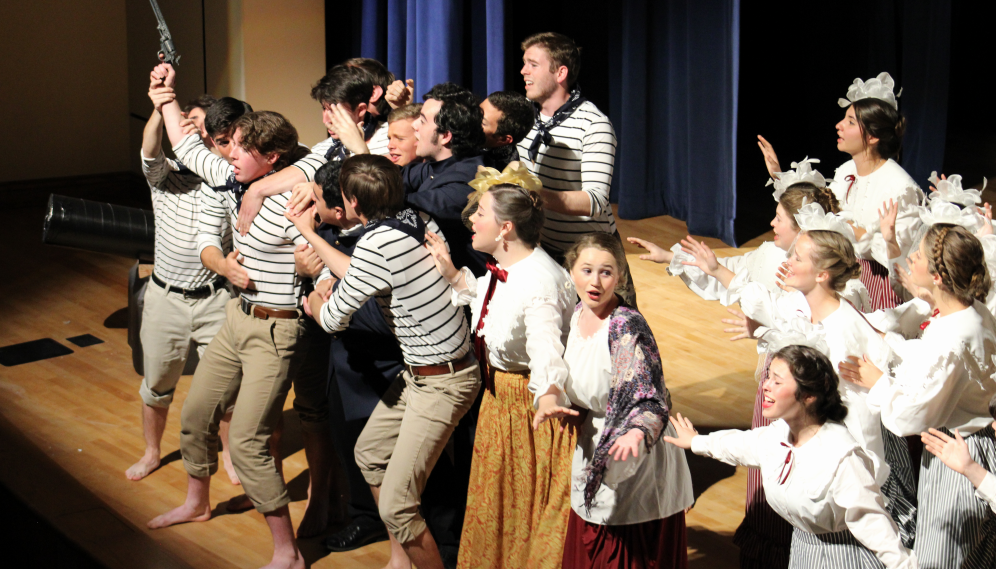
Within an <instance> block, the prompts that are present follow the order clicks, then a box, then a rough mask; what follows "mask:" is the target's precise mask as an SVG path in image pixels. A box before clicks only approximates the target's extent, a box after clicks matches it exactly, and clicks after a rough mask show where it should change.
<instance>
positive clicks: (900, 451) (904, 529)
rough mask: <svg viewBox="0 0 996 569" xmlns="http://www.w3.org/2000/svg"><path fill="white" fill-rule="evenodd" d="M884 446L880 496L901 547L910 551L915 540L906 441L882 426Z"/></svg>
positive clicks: (913, 492)
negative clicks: (884, 473) (885, 470)
mask: <svg viewBox="0 0 996 569" xmlns="http://www.w3.org/2000/svg"><path fill="white" fill-rule="evenodd" d="M882 442H884V443H885V457H884V458H885V462H886V464H888V465H889V470H890V472H889V477H888V478H887V479H886V480H885V483H883V484H882V489H881V490H882V495H883V496H885V497H886V498H888V499H889V504H888V505H887V506H886V507H885V509H886V510H887V511H888V512H889V515H890V516H892V520H893V521H895V522H896V525H897V526H899V537H900V539H902V541H903V546H905V547H906V548H907V549H913V543H914V541H915V540H916V484H915V483H914V482H913V465H912V462H911V461H910V452H909V447H908V446H907V444H906V439H905V438H903V437H900V436H899V435H896V434H895V433H893V432H892V431H890V430H889V429H886V428H885V426H884V425H883V426H882Z"/></svg>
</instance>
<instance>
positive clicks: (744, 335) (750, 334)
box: [722, 308, 761, 342]
mask: <svg viewBox="0 0 996 569" xmlns="http://www.w3.org/2000/svg"><path fill="white" fill-rule="evenodd" d="M726 311H727V312H729V313H730V314H732V315H734V316H736V318H723V319H722V322H723V324H729V325H731V326H733V327H732V328H724V329H723V332H726V333H727V334H736V336H733V337H732V338H730V341H731V342H736V341H737V340H751V339H753V338H754V331H755V330H757V329H758V328H760V327H761V324H760V323H759V322H758V321H757V320H754V319H752V318H750V317H749V316H747V315H746V314H744V313H743V312H740V311H739V310H737V309H735V308H727V309H726Z"/></svg>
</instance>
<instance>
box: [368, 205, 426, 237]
mask: <svg viewBox="0 0 996 569" xmlns="http://www.w3.org/2000/svg"><path fill="white" fill-rule="evenodd" d="M381 225H386V226H388V227H390V228H391V229H397V230H398V231H400V232H402V233H404V234H405V235H407V236H409V237H411V238H412V239H414V240H416V241H418V242H419V243H420V244H421V243H425V221H423V220H422V216H421V215H419V214H418V212H417V211H415V210H414V209H411V208H406V209H403V210H401V211H399V212H398V213H397V215H395V216H394V217H388V218H385V219H379V220H377V221H371V222H370V223H368V224H367V228H366V231H365V232H364V233H369V232H370V231H372V230H374V229H375V228H377V227H380V226H381Z"/></svg>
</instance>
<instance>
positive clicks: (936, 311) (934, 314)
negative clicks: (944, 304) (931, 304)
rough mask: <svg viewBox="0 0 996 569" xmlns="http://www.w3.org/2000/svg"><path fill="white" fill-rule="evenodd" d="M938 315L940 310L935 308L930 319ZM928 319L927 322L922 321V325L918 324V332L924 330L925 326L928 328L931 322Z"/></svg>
mask: <svg viewBox="0 0 996 569" xmlns="http://www.w3.org/2000/svg"><path fill="white" fill-rule="evenodd" d="M940 313H941V309H940V308H935V309H934V312H933V314H931V315H930V318H935V317H937V315H938V314H940ZM930 318H928V319H927V320H924V321H923V323H922V324H920V330H921V331H922V330H926V329H927V326H930V322H931V320H930Z"/></svg>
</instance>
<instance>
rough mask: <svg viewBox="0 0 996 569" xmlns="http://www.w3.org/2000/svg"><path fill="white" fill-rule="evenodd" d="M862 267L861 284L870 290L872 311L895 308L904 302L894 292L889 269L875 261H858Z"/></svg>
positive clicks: (869, 296) (869, 297) (869, 298)
mask: <svg viewBox="0 0 996 569" xmlns="http://www.w3.org/2000/svg"><path fill="white" fill-rule="evenodd" d="M858 264H859V265H861V277H860V279H861V284H863V285H865V288H867V289H868V300H869V301H870V302H871V310H870V311H869V312H874V311H876V310H882V309H884V308H895V307H897V306H899V305H900V304H902V303H903V301H902V300H901V299H900V298H899V296H897V295H896V292H895V291H894V290H892V283H891V282H889V269H887V268H886V267H883V266H882V265H880V264H878V261H875V260H873V259H858Z"/></svg>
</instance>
